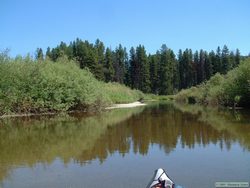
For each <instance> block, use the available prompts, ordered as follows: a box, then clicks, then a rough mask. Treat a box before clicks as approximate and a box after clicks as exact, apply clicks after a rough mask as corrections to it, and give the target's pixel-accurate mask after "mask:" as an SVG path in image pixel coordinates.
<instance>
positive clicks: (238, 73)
mask: <svg viewBox="0 0 250 188" xmlns="http://www.w3.org/2000/svg"><path fill="white" fill-rule="evenodd" d="M249 73H250V59H246V60H245V61H243V62H241V64H240V65H239V67H237V68H235V69H233V70H231V71H229V72H228V73H227V74H226V75H225V76H223V75H220V74H219V73H217V74H215V75H214V76H213V77H211V79H210V80H209V81H207V82H206V83H204V84H201V85H199V86H197V87H191V88H190V89H186V90H182V91H180V92H179V93H178V94H177V95H176V96H175V100H176V101H177V102H182V103H188V102H189V101H190V99H192V101H195V103H200V104H206V105H207V104H208V105H229V106H232V105H234V103H237V104H239V105H241V106H248V107H249V106H250V87H249V83H250V74H249Z"/></svg>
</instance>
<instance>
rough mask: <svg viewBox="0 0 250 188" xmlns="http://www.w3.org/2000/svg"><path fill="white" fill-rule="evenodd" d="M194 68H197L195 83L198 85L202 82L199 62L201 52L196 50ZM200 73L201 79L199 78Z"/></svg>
mask: <svg viewBox="0 0 250 188" xmlns="http://www.w3.org/2000/svg"><path fill="white" fill-rule="evenodd" d="M194 68H195V80H194V85H197V84H199V83H200V75H199V74H200V73H199V71H200V62H199V52H198V51H197V50H196V51H195V53H194ZM198 75H199V79H198Z"/></svg>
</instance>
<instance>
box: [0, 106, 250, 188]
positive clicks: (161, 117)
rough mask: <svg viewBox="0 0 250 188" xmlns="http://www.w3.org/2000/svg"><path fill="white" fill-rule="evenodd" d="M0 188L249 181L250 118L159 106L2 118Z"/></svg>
mask: <svg viewBox="0 0 250 188" xmlns="http://www.w3.org/2000/svg"><path fill="white" fill-rule="evenodd" d="M0 138H1V139H0V188H29V187H30V188H33V187H36V188H45V187H46V188H83V187H86V188H97V187H98V188H99V187H104V188H132V187H135V188H145V187H146V185H147V184H148V182H149V180H150V179H151V178H152V176H153V172H154V170H155V169H157V168H159V167H161V168H164V169H165V170H166V171H167V173H168V175H169V176H170V177H171V178H172V179H173V181H174V182H175V183H176V184H177V185H182V186H183V187H185V188H212V187H215V186H214V184H215V182H218V181H220V182H221V181H230V182H236V181H243V182H250V112H249V111H243V110H241V111H237V112H232V111H229V110H215V109H205V108H202V107H200V106H179V105H175V104H172V103H152V104H149V105H147V106H143V107H136V108H132V109H114V110H110V111H107V112H103V113H100V114H95V115H91V114H88V115H86V114H81V113H77V114H70V115H67V114H65V115H59V116H41V117H29V118H28V117H23V118H5V119H1V120H0Z"/></svg>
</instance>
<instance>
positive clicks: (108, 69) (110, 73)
mask: <svg viewBox="0 0 250 188" xmlns="http://www.w3.org/2000/svg"><path fill="white" fill-rule="evenodd" d="M114 74H115V71H114V65H113V55H112V51H111V50H110V48H107V49H106V53H105V65H104V75H105V81H106V82H110V81H113V80H114Z"/></svg>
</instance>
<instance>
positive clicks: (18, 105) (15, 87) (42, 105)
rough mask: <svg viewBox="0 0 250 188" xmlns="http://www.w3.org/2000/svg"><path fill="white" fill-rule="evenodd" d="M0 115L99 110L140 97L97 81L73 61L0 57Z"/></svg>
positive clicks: (120, 87) (130, 91)
mask: <svg viewBox="0 0 250 188" xmlns="http://www.w3.org/2000/svg"><path fill="white" fill-rule="evenodd" d="M0 75H1V76H0V116H2V115H6V114H27V113H32V114H37V113H51V112H52V113H54V112H66V111H72V110H81V111H88V110H99V109H102V108H104V107H106V106H108V105H110V104H113V103H125V102H134V101H136V100H138V99H140V98H143V97H144V94H143V93H142V92H141V91H138V90H132V89H130V88H128V87H126V86H123V85H120V84H117V83H104V82H102V81H98V80H96V79H95V77H94V76H93V75H92V74H91V73H90V72H89V71H88V70H85V69H80V68H79V66H78V65H77V63H76V62H75V61H72V60H68V59H67V58H63V57H62V58H60V59H58V60H57V62H52V61H50V60H44V61H42V62H41V61H39V60H33V59H31V58H29V57H26V58H20V57H19V58H16V59H11V58H9V57H3V56H2V57H1V58H0Z"/></svg>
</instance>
